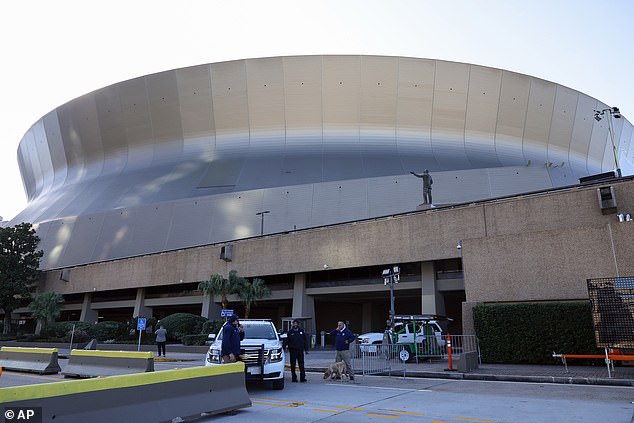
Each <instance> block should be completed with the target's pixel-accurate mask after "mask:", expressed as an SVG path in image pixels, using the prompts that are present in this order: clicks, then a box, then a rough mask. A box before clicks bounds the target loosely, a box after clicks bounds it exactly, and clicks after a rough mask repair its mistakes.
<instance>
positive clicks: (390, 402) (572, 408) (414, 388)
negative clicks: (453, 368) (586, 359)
mask: <svg viewBox="0 0 634 423" xmlns="http://www.w3.org/2000/svg"><path fill="white" fill-rule="evenodd" d="M308 379H309V382H308V383H300V384H296V383H287V385H286V387H285V389H284V390H282V391H274V390H270V389H268V387H266V386H265V385H260V384H249V385H248V390H249V394H250V397H251V401H252V402H253V406H252V407H250V408H246V409H241V410H239V411H237V414H236V415H233V416H226V415H219V416H206V417H203V418H201V419H199V420H197V421H200V422H229V421H231V422H234V423H236V422H256V421H257V422H258V423H269V422H271V423H272V422H275V423H280V422H306V423H309V422H311V423H312V422H346V423H354V422H376V421H386V420H390V421H397V422H417V423H428V422H429V423H443V422H448V423H465V422H479V423H481V422H491V423H502V422H504V423H511V422H512V423H537V422H539V423H544V422H579V423H586V422H587V423H617V422H619V423H631V422H633V421H634V420H633V418H634V404H633V403H632V401H634V388H631V387H611V386H582V385H561V384H533V383H525V382H523V383H516V382H494V381H466V380H446V379H414V378H409V379H402V378H395V377H373V376H366V377H357V378H356V379H355V381H354V382H352V383H351V382H347V381H344V382H341V381H324V380H323V379H322V375H321V374H316V373H311V374H309V375H308Z"/></svg>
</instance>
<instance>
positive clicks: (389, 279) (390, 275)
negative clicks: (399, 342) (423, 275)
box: [381, 266, 401, 329]
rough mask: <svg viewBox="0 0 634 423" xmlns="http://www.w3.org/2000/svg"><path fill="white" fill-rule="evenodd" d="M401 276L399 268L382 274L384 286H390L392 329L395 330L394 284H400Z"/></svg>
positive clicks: (391, 268) (396, 267) (392, 268)
mask: <svg viewBox="0 0 634 423" xmlns="http://www.w3.org/2000/svg"><path fill="white" fill-rule="evenodd" d="M400 274H401V269H400V268H399V267H398V266H392V267H390V268H388V269H383V272H381V276H382V277H383V285H387V284H390V329H394V284H396V283H398V281H399V279H400Z"/></svg>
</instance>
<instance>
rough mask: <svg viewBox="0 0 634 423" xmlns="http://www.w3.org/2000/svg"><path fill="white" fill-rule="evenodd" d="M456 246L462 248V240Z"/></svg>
mask: <svg viewBox="0 0 634 423" xmlns="http://www.w3.org/2000/svg"><path fill="white" fill-rule="evenodd" d="M456 248H457V249H459V250H462V242H459V243H458V244H457V245H456Z"/></svg>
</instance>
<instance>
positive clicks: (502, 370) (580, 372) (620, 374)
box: [305, 350, 634, 386]
mask: <svg viewBox="0 0 634 423" xmlns="http://www.w3.org/2000/svg"><path fill="white" fill-rule="evenodd" d="M334 356H335V352H334V351H332V350H330V351H328V350H313V351H311V352H310V353H309V354H308V355H306V359H305V360H306V361H305V363H306V370H308V371H315V372H323V371H324V369H325V368H326V367H327V366H328V365H329V364H330V363H332V362H333V361H334ZM447 367H448V362H447V360H433V361H430V360H425V361H422V360H421V361H419V363H416V362H411V363H406V364H405V366H404V370H405V372H404V376H405V377H428V378H443V379H465V380H495V381H513V382H534V383H566V384H582V385H613V386H634V367H629V366H619V367H615V368H614V371H612V372H611V377H610V378H609V377H608V370H607V366H606V365H605V364H602V365H596V366H575V365H571V364H570V363H568V372H566V369H565V367H564V365H563V364H561V362H560V361H557V360H554V359H553V365H535V364H489V363H483V364H480V366H479V367H478V368H477V369H475V370H473V371H471V372H468V373H461V372H458V371H448V370H446V369H447ZM453 368H454V369H455V368H456V366H455V365H454V366H453ZM355 373H357V374H359V373H361V369H355ZM392 376H393V377H399V376H403V370H402V366H401V367H400V369H399V371H395V372H393V373H392Z"/></svg>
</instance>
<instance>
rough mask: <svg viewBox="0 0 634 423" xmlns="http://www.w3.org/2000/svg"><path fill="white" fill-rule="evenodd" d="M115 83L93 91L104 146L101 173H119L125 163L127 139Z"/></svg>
mask: <svg viewBox="0 0 634 423" xmlns="http://www.w3.org/2000/svg"><path fill="white" fill-rule="evenodd" d="M118 91H119V90H118V88H117V86H116V85H114V86H110V87H106V88H103V89H101V90H98V91H96V92H95V104H96V105H97V117H98V119H99V123H98V125H99V129H100V132H101V140H102V142H103V146H104V168H103V172H102V173H103V174H104V175H107V174H116V173H119V172H120V171H121V170H122V169H123V168H124V167H125V165H126V163H127V154H128V141H127V138H126V133H125V128H124V127H123V125H122V123H123V112H122V110H121V102H120V101H119V92H118Z"/></svg>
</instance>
